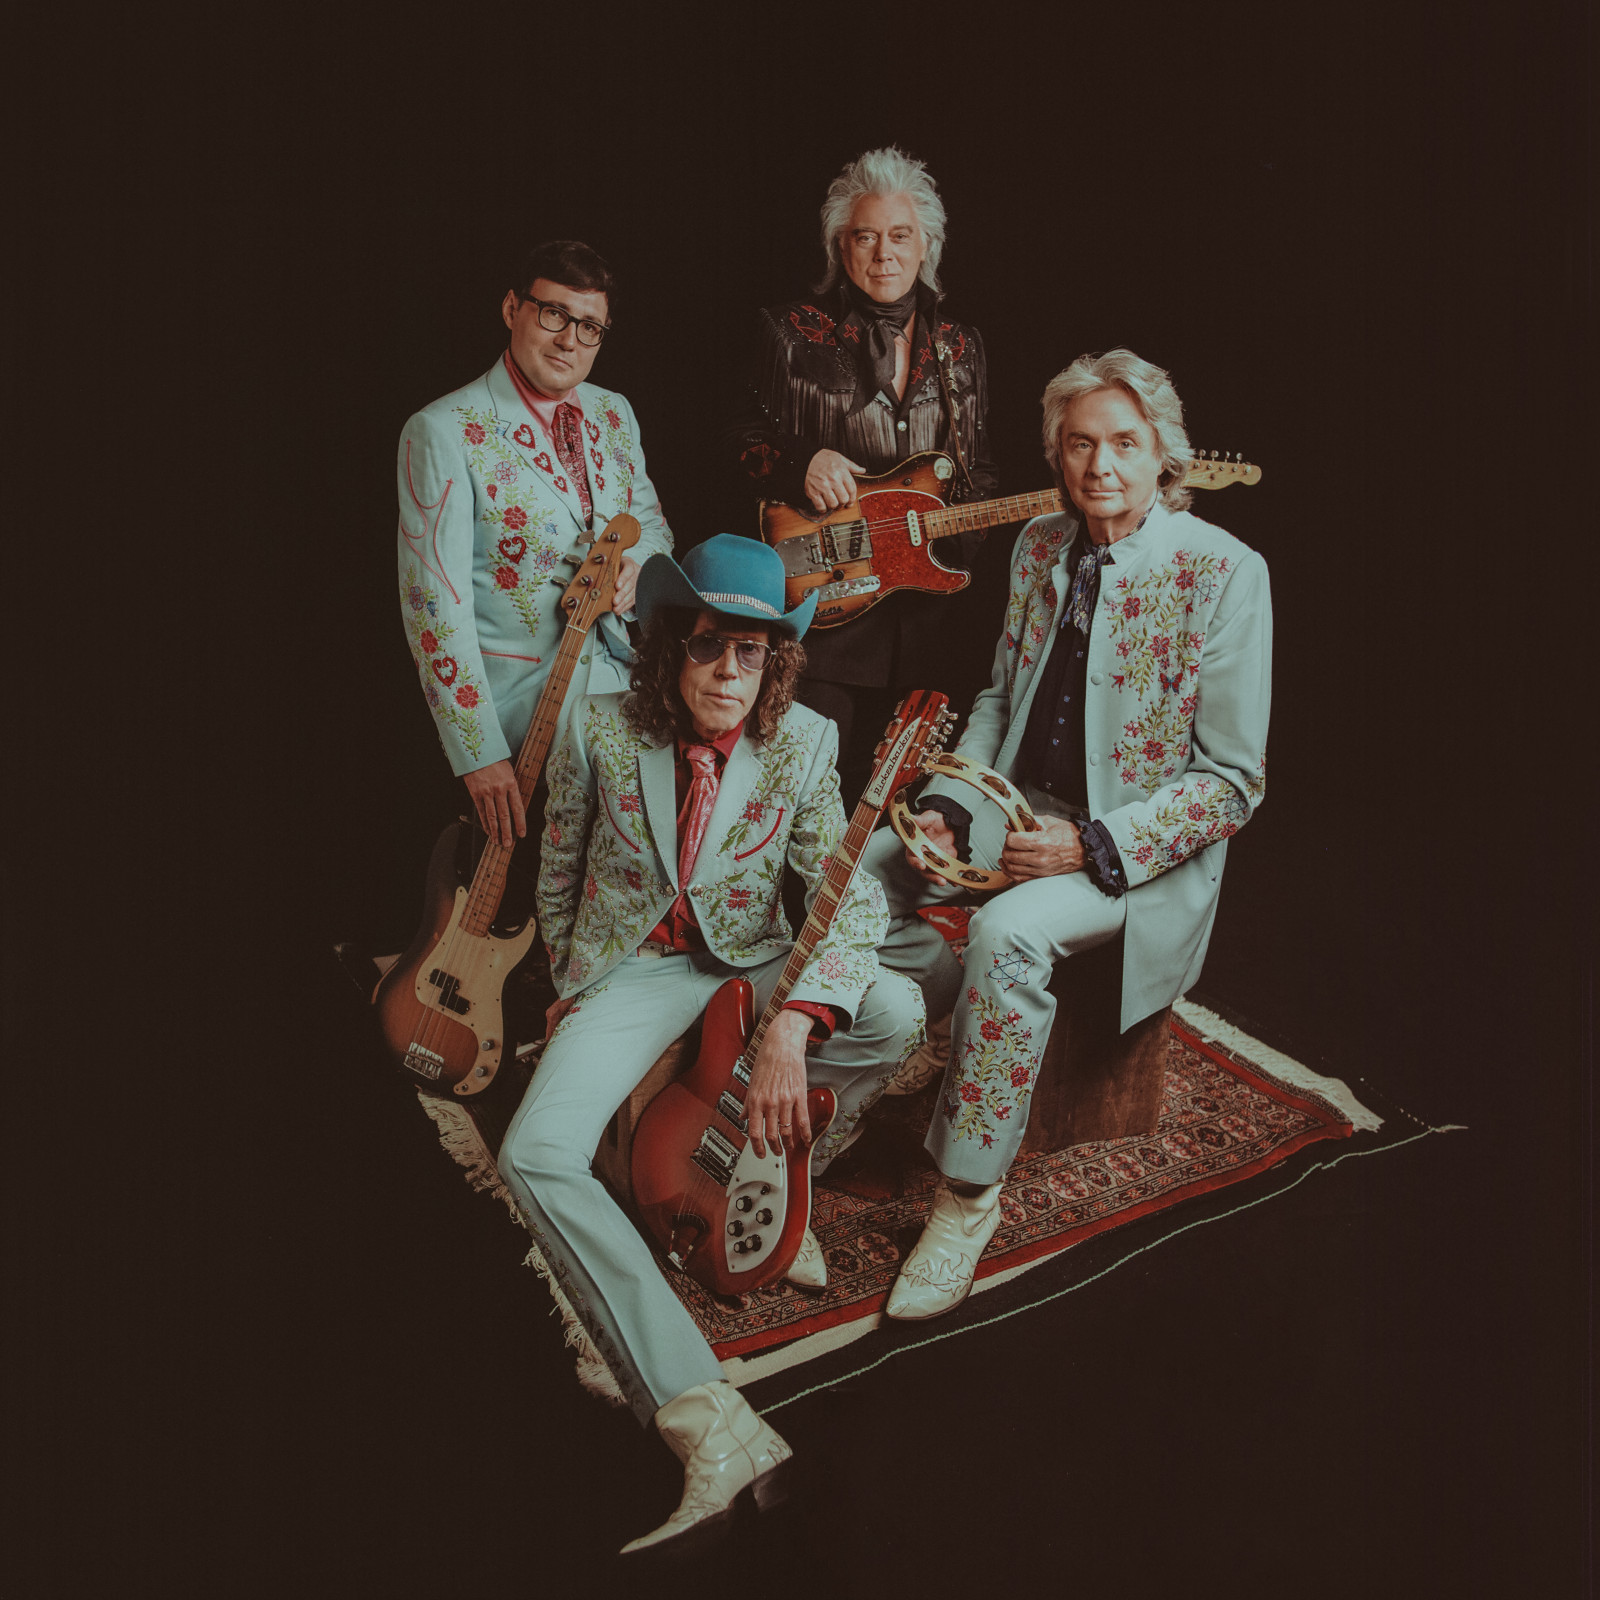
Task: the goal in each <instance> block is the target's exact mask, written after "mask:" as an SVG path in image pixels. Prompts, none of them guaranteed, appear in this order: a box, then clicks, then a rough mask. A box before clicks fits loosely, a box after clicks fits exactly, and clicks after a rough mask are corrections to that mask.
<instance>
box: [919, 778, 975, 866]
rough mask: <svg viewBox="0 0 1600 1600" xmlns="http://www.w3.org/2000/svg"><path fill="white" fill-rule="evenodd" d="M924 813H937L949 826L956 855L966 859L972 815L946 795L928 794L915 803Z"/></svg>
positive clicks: (959, 803) (958, 802)
mask: <svg viewBox="0 0 1600 1600" xmlns="http://www.w3.org/2000/svg"><path fill="white" fill-rule="evenodd" d="M917 804H918V805H920V806H921V807H922V809H923V810H924V811H937V812H938V813H939V815H940V816H941V817H943V818H944V820H945V821H946V822H948V823H949V824H950V831H951V832H952V833H953V834H955V836H956V854H957V855H958V856H960V857H961V859H962V860H963V861H965V860H966V859H967V842H968V841H967V834H968V831H969V830H970V829H971V827H972V813H971V812H970V811H968V810H967V808H966V807H965V806H964V805H962V803H961V802H960V801H959V800H952V799H951V798H950V796H949V795H946V794H930V795H927V796H925V797H924V798H923V799H921V800H919V801H918V802H917Z"/></svg>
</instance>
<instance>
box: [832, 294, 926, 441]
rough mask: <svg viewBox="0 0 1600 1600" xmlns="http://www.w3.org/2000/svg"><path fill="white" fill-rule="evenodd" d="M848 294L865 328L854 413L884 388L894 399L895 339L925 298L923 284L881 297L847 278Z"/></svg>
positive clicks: (853, 313)
mask: <svg viewBox="0 0 1600 1600" xmlns="http://www.w3.org/2000/svg"><path fill="white" fill-rule="evenodd" d="M844 291H845V298H846V299H847V300H848V301H849V304H850V311H851V314H852V316H853V318H854V319H855V320H857V321H858V322H859V323H860V325H861V328H862V331H863V333H864V334H865V337H864V338H863V339H862V341H861V362H860V365H859V366H858V368H857V371H856V397H855V404H854V405H852V406H851V408H850V410H851V412H852V414H853V413H855V412H857V411H860V410H861V409H862V408H863V407H864V406H867V405H870V404H871V402H872V398H873V396H874V395H876V394H877V393H878V392H879V391H880V390H881V391H882V392H883V393H884V394H886V395H887V396H888V397H889V399H890V400H893V399H894V397H895V394H894V340H895V335H896V334H897V333H899V332H901V331H902V330H903V329H904V328H905V326H906V325H907V324H908V323H909V322H910V321H911V319H912V317H914V316H915V315H916V314H917V311H918V309H919V307H920V302H921V298H922V285H921V284H920V283H914V284H912V286H911V288H910V289H908V290H907V291H906V293H905V294H903V295H901V296H900V298H899V299H898V300H889V301H878V300H874V299H873V298H872V296H871V295H870V294H867V293H865V292H864V291H863V290H861V289H858V288H857V287H856V286H855V284H853V283H852V282H850V280H849V279H848V278H847V279H845V283H844Z"/></svg>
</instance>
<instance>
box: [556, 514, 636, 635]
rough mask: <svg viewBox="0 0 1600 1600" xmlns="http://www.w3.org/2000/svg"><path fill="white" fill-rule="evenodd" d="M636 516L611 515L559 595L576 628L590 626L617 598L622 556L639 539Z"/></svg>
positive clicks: (569, 619) (569, 620) (568, 616)
mask: <svg viewBox="0 0 1600 1600" xmlns="http://www.w3.org/2000/svg"><path fill="white" fill-rule="evenodd" d="M639 535H640V528H639V519H638V518H637V517H630V516H628V515H627V514H626V513H624V514H623V515H621V516H617V517H613V518H612V519H611V520H610V521H609V522H608V523H607V524H606V525H605V527H604V528H602V529H601V530H600V532H599V533H597V534H596V535H595V536H594V543H593V544H591V545H590V546H589V553H588V554H587V555H586V556H585V557H584V558H583V565H582V566H581V567H579V568H578V575H577V576H576V577H575V578H574V579H573V580H572V582H571V583H569V584H568V585H567V590H566V593H565V594H563V595H562V596H561V609H562V610H563V611H565V612H566V614H567V621H568V623H569V624H570V625H571V626H573V627H576V628H592V627H593V626H594V625H595V622H596V621H597V620H598V619H599V618H600V617H603V616H604V615H605V614H606V612H608V611H609V610H610V609H611V602H612V601H613V600H614V599H615V598H616V593H617V579H618V577H619V576H620V575H621V572H622V557H623V555H624V554H625V553H626V552H627V551H629V550H631V549H632V548H633V547H634V546H635V545H636V544H638V542H639Z"/></svg>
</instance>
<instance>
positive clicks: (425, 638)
mask: <svg viewBox="0 0 1600 1600" xmlns="http://www.w3.org/2000/svg"><path fill="white" fill-rule="evenodd" d="M422 648H423V649H424V650H426V651H427V652H428V654H429V655H430V656H431V655H432V654H433V652H434V651H435V650H437V649H438V648H439V641H438V640H437V639H436V638H435V637H434V635H433V630H432V629H431V628H424V629H423V630H422Z"/></svg>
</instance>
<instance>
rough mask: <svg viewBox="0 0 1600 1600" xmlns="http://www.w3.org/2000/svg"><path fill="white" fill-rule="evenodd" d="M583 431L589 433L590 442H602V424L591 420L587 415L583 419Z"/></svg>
mask: <svg viewBox="0 0 1600 1600" xmlns="http://www.w3.org/2000/svg"><path fill="white" fill-rule="evenodd" d="M583 431H584V432H585V433H586V434H588V435H589V443H590V444H599V442H600V425H599V423H597V422H591V421H590V420H589V419H588V418H587V417H585V418H584V419H583Z"/></svg>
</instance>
